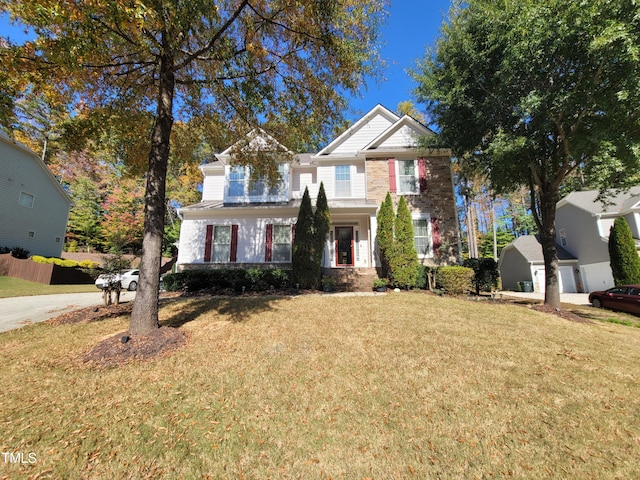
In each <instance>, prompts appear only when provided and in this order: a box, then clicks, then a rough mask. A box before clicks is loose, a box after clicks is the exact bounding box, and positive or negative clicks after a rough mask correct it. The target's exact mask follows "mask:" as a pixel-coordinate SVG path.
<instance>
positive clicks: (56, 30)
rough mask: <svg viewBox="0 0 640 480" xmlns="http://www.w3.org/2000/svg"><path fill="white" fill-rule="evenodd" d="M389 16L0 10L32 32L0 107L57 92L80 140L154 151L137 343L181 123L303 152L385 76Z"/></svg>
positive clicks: (316, 0)
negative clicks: (103, 137)
mask: <svg viewBox="0 0 640 480" xmlns="http://www.w3.org/2000/svg"><path fill="white" fill-rule="evenodd" d="M383 7H384V1H382V0H344V1H341V2H335V1H333V0H295V1H293V0H218V1H211V0H209V1H205V0H192V1H188V2H173V1H163V0H158V1H148V0H134V1H124V0H114V1H109V2H106V1H105V2H60V1H58V0H55V1H54V0H42V1H39V2H30V1H8V0H1V1H0V11H7V12H9V13H10V14H11V17H12V18H13V19H16V20H19V21H20V22H22V23H23V24H24V25H26V26H28V27H30V28H32V29H33V31H34V32H35V35H36V38H35V40H33V41H29V42H27V43H25V44H24V45H11V44H9V43H8V42H7V41H3V45H2V50H1V52H2V53H1V54H2V58H1V60H2V65H3V68H4V69H6V71H7V72H8V74H9V76H10V78H11V79H12V81H11V84H10V85H7V88H5V87H4V86H3V88H2V91H0V108H2V107H3V106H4V107H7V106H9V107H10V106H11V104H12V102H13V97H14V96H15V95H18V94H19V93H20V92H26V91H28V90H37V91H42V92H45V93H47V94H49V93H51V96H57V97H56V98H57V99H58V100H59V101H60V102H61V103H65V104H67V105H68V107H69V108H70V109H72V110H73V111H74V112H75V117H76V120H77V125H78V126H77V128H76V132H77V133H78V135H80V136H86V135H94V136H98V134H97V133H96V132H99V131H101V130H105V129H111V130H113V131H115V132H116V133H117V135H115V136H113V137H112V136H109V138H113V139H115V140H118V147H120V148H121V150H122V151H123V153H127V154H129V155H130V156H131V158H132V160H133V159H137V160H138V161H140V159H141V158H142V157H143V156H144V155H143V154H142V152H146V153H147V157H146V160H148V164H147V167H144V168H142V169H141V170H143V171H145V170H146V172H147V174H146V193H145V226H144V240H143V254H142V262H141V275H140V283H139V287H138V293H137V298H136V302H135V306H134V311H133V314H132V318H131V325H130V331H131V333H132V334H134V335H135V334H145V333H148V332H150V331H151V330H153V329H154V328H156V327H157V314H158V310H157V309H158V306H157V305H158V301H157V300H158V284H159V269H160V251H161V243H162V233H163V229H164V211H165V181H166V175H167V161H168V158H169V152H170V144H171V138H172V137H171V133H172V128H173V124H174V119H176V120H180V121H184V122H186V121H189V120H192V119H195V118H198V119H202V121H203V122H205V125H207V128H203V129H201V130H200V132H201V135H202V138H201V140H202V141H203V142H204V141H208V142H209V144H211V145H214V144H215V143H216V137H219V136H220V132H225V131H228V129H229V127H234V128H235V129H236V130H238V132H240V133H245V132H247V131H249V130H250V129H252V128H255V127H256V126H258V125H263V126H264V128H265V130H267V131H268V132H269V133H270V134H271V135H273V136H274V137H275V138H277V139H278V141H280V142H281V143H282V144H283V145H287V147H288V148H290V149H292V150H300V151H306V150H305V149H303V147H304V145H306V144H308V143H313V142H314V141H317V139H318V138H320V137H322V135H323V133H324V132H325V131H326V130H327V129H329V128H330V127H331V124H332V121H334V120H335V119H337V118H339V117H340V115H341V113H342V111H343V107H344V99H343V94H344V93H346V92H351V93H355V92H356V90H357V89H358V88H359V87H360V86H361V84H362V83H363V81H364V79H365V76H366V75H367V74H369V73H371V72H373V71H374V70H375V69H376V68H377V66H378V62H377V61H376V60H377V59H376V49H375V45H374V44H375V40H376V35H377V31H378V26H379V23H380V21H381V20H382V19H383ZM6 118H7V115H6V108H5V111H3V112H0V119H6ZM83 122H84V123H83ZM238 136H240V135H238ZM263 158H266V157H263ZM240 160H241V159H240ZM251 161H255V159H252V160H251ZM140 163H141V164H143V162H140ZM254 167H255V168H254V172H255V174H256V175H262V174H265V173H269V172H273V171H274V168H273V165H271V164H270V163H269V162H265V163H264V164H257V165H254Z"/></svg>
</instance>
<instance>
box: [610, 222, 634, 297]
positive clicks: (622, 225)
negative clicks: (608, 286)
mask: <svg viewBox="0 0 640 480" xmlns="http://www.w3.org/2000/svg"><path fill="white" fill-rule="evenodd" d="M609 258H610V260H611V272H612V273H613V281H614V282H615V284H616V285H626V284H630V283H640V257H639V256H638V251H637V250H636V245H635V242H634V240H633V236H632V234H631V229H630V228H629V224H628V223H627V221H626V220H625V219H624V218H622V217H620V218H616V220H615V222H614V223H613V226H612V227H611V230H610V233H609Z"/></svg>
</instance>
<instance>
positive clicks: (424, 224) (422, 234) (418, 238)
mask: <svg viewBox="0 0 640 480" xmlns="http://www.w3.org/2000/svg"><path fill="white" fill-rule="evenodd" d="M413 243H414V244H415V246H416V251H417V252H418V257H421V258H424V257H429V256H431V241H430V238H429V220H428V219H426V218H421V219H414V220H413Z"/></svg>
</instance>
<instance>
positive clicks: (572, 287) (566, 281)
mask: <svg viewBox="0 0 640 480" xmlns="http://www.w3.org/2000/svg"><path fill="white" fill-rule="evenodd" d="M535 271H537V274H534V275H533V278H534V282H533V285H534V290H535V291H536V292H540V293H544V291H545V270H544V267H535ZM535 271H534V272H532V273H535ZM559 271H560V281H559V283H560V293H576V292H577V291H578V289H577V288H576V280H575V277H574V275H573V267H571V266H561V267H559Z"/></svg>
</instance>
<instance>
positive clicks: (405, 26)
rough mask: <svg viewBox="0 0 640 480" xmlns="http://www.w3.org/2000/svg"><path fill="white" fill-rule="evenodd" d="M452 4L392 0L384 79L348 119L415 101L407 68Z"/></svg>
mask: <svg viewBox="0 0 640 480" xmlns="http://www.w3.org/2000/svg"><path fill="white" fill-rule="evenodd" d="M450 5H451V0H390V6H389V9H388V12H389V15H388V16H387V19H386V22H385V25H384V26H383V27H382V29H381V32H380V42H381V44H382V49H381V56H382V58H383V59H384V60H385V61H386V64H387V65H386V68H385V69H384V71H383V79H382V80H380V81H375V80H370V81H369V82H368V83H367V85H366V87H364V88H363V89H362V91H361V92H360V95H359V96H358V97H352V98H350V102H349V104H350V111H349V112H347V113H346V116H347V118H348V119H350V120H353V121H356V120H358V119H359V118H360V117H361V116H362V115H364V114H365V113H367V112H368V111H369V110H371V109H372V108H373V107H375V106H376V105H377V104H378V103H380V104H382V105H384V106H385V107H387V108H388V109H390V110H392V111H394V112H395V111H396V109H397V106H398V103H400V102H402V101H406V100H411V101H413V102H414V103H415V99H414V95H413V92H412V90H413V89H414V88H415V87H416V85H415V83H414V82H413V80H412V79H411V78H410V77H409V74H408V73H407V70H408V69H410V68H413V67H415V65H416V62H417V61H418V60H419V59H421V58H422V57H423V56H424V54H425V51H426V48H427V47H430V46H433V45H434V43H435V40H436V38H437V36H438V34H439V30H440V25H441V24H442V22H443V20H444V19H445V18H446V15H447V12H448V10H449V7H450ZM7 34H11V38H12V39H13V40H16V41H20V39H21V38H24V36H23V35H22V33H21V32H20V31H19V30H18V29H15V28H12V27H10V26H9V22H8V19H7V16H6V15H0V35H7ZM360 97H361V98H360ZM417 106H418V108H419V109H422V108H421V106H420V105H417Z"/></svg>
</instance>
